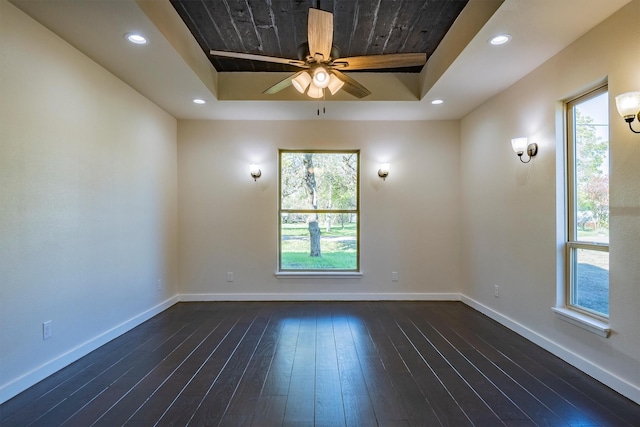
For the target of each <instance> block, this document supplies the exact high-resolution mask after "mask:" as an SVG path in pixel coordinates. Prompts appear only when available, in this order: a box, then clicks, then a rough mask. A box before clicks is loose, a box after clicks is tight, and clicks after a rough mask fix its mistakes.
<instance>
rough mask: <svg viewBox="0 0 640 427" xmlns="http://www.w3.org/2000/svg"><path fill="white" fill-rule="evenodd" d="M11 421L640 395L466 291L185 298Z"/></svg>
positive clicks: (576, 402)
mask: <svg viewBox="0 0 640 427" xmlns="http://www.w3.org/2000/svg"><path fill="white" fill-rule="evenodd" d="M0 425H2V427H9V426H31V425H33V426H58V425H65V426H93V425H97V426H110V427H111V426H120V425H127V426H153V425H163V426H164V425H176V426H185V425H193V426H218V425H221V426H250V425H252V426H272V425H277V426H281V425H286V426H306V425H309V426H311V425H317V426H331V427H333V426H344V425H348V426H376V425H379V426H403V425H420V426H440V425H443V426H456V427H457V426H467V425H469V426H470V425H476V426H501V425H503V426H504V425H506V426H535V425H540V426H632V425H635V426H638V425H640V406H639V405H636V404H634V403H633V402H631V401H630V400H628V399H625V398H624V397H622V396H620V395H619V394H617V393H615V392H614V391H612V390H610V389H609V388H607V387H605V386H604V385H602V384H600V383H598V382H597V381H595V380H593V379H591V378H590V377H588V376H586V375H584V374H583V373H581V372H580V371H578V370H577V369H575V368H573V367H571V366H570V365H568V364H566V363H564V362H563V361H561V360H560V359H558V358H557V357H555V356H553V355H551V354H550V353H548V352H546V351H545V350H543V349H541V348H540V347H537V346H535V345H534V344H532V343H531V342H529V341H527V340H525V339H523V338H522V337H520V336H518V335H517V334H515V333H513V332H511V331H509V330H508V329H506V328H504V327H502V326H500V325H499V324H497V323H495V322H494V321H492V320H490V319H489V318H487V317H486V316H484V315H482V314H480V313H478V312H476V311H474V310H473V309H471V308H469V307H467V306H465V305H464V304H462V303H456V302H225V303H180V304H177V305H175V306H173V307H171V308H170V309H168V310H166V311H165V312H163V313H161V314H160V315H158V316H156V317H154V318H153V319H151V320H149V321H147V322H145V323H144V324H142V325H140V326H139V327H137V328H135V329H133V330H131V331H130V332H128V333H127V334H125V335H123V336H121V337H119V338H118V339H115V340H113V341H111V342H110V343H108V344H106V345H104V346H103V347H101V348H99V349H98V350H96V351H94V352H92V353H91V354H89V355H87V356H86V357H83V358H82V359H80V360H78V361H77V362H75V363H73V364H72V365H70V366H68V367H67V368H65V369H62V370H61V371H59V372H58V373H56V374H54V375H52V376H51V377H49V378H47V379H45V380H43V381H42V382H40V383H38V384H36V385H34V386H33V387H31V388H30V389H28V390H26V391H25V392H23V393H21V394H20V395H18V396H16V397H15V398H13V399H11V400H9V401H7V402H5V403H4V404H3V405H2V406H1V407H0Z"/></svg>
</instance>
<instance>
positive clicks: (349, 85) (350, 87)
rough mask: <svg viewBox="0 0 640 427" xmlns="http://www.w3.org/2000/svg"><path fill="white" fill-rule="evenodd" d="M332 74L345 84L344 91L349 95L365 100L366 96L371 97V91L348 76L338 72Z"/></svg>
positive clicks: (333, 71)
mask: <svg viewBox="0 0 640 427" xmlns="http://www.w3.org/2000/svg"><path fill="white" fill-rule="evenodd" d="M331 72H332V73H333V74H335V76H336V77H337V78H339V79H340V80H341V81H342V82H343V83H344V86H342V90H344V91H345V92H347V93H348V94H350V95H353V96H355V97H356V98H364V97H365V96H368V95H371V92H369V89H367V88H366V87H364V86H362V85H361V84H360V83H358V82H357V81H355V80H354V79H352V78H351V77H349V76H347V75H346V74H344V73H341V72H340V71H338V70H331Z"/></svg>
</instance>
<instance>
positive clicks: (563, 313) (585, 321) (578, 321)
mask: <svg viewBox="0 0 640 427" xmlns="http://www.w3.org/2000/svg"><path fill="white" fill-rule="evenodd" d="M551 310H553V311H554V312H555V313H556V315H557V316H558V317H559V318H560V319H561V320H564V321H566V322H569V323H571V324H572V325H575V326H578V327H580V328H582V329H586V330H587V331H589V332H593V333H594V334H596V335H599V336H601V337H604V338H609V335H611V328H609V324H608V323H606V322H603V321H600V320H596V319H594V318H592V317H589V316H587V315H585V314H581V313H578V312H576V311H573V310H569V309H567V308H564V307H551Z"/></svg>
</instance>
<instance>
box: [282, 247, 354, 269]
mask: <svg viewBox="0 0 640 427" xmlns="http://www.w3.org/2000/svg"><path fill="white" fill-rule="evenodd" d="M280 263H281V264H282V266H281V269H282V270H354V269H355V268H356V267H357V260H356V253H355V252H351V253H349V252H332V253H331V252H330V253H323V254H322V256H321V257H311V256H309V252H308V251H307V252H283V253H282V255H281V259H280Z"/></svg>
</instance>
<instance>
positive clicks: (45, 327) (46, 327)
mask: <svg viewBox="0 0 640 427" xmlns="http://www.w3.org/2000/svg"><path fill="white" fill-rule="evenodd" d="M52 334H53V331H52V330H51V320H47V321H46V322H42V339H43V340H46V339H49V338H51V335H52Z"/></svg>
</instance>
